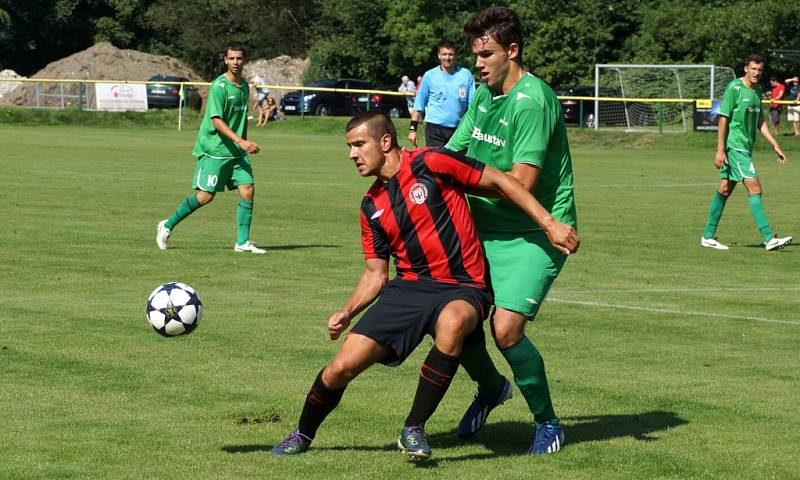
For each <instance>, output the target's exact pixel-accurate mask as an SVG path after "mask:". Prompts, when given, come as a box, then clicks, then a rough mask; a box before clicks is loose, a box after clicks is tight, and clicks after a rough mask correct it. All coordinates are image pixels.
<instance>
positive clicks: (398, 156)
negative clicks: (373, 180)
mask: <svg viewBox="0 0 800 480" xmlns="http://www.w3.org/2000/svg"><path fill="white" fill-rule="evenodd" d="M402 161H403V152H402V151H401V150H400V149H399V148H394V149H392V150H391V151H389V153H387V154H386V156H385V157H384V162H383V167H381V170H380V171H379V172H378V174H377V175H376V176H377V177H378V180H380V181H381V182H383V183H386V182H388V181H389V180H391V179H392V177H394V176H395V175H397V171H398V170H400V164H401V163H402Z"/></svg>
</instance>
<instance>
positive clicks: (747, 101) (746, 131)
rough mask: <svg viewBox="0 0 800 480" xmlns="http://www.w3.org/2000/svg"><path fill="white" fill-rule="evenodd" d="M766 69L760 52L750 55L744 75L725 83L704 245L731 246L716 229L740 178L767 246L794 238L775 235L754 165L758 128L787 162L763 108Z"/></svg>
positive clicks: (788, 241)
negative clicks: (716, 179)
mask: <svg viewBox="0 0 800 480" xmlns="http://www.w3.org/2000/svg"><path fill="white" fill-rule="evenodd" d="M763 72H764V60H763V59H762V58H761V57H760V56H759V55H750V56H749V57H747V59H746V60H745V65H744V76H743V77H741V78H737V79H736V80H733V81H732V82H731V83H729V84H728V86H727V87H725V93H724V94H723V96H722V106H721V107H720V109H719V131H718V133H717V154H716V156H715V158H714V166H715V167H717V168H718V169H719V170H720V173H719V175H720V178H721V180H720V182H719V189H718V190H717V191H716V192H714V196H713V197H712V198H711V207H710V209H709V212H708V220H706V228H705V230H704V231H703V236H702V237H701V238H700V246H701V247H706V248H713V249H716V250H728V246H727V245H724V244H722V243H720V242H719V241H717V238H716V236H715V235H716V233H717V226H718V225H719V220H720V218H722V212H723V210H724V209H725V203H726V202H727V201H728V197H730V195H731V193H733V189H734V187H736V184H737V183H738V182H742V183H744V187H745V188H746V189H747V193H748V197H747V203H748V205H749V206H750V214H751V215H752V216H753V219H754V220H755V221H756V226H757V227H758V230H759V232H761V235H762V237H763V238H764V248H766V249H767V250H768V251H769V250H776V249H779V248H782V247H784V246H786V245H788V244H789V243H791V242H792V237H778V236H777V235H773V233H772V228H771V227H770V225H769V222H768V221H767V214H766V213H765V212H764V206H763V204H762V201H761V182H760V181H759V180H758V175H756V168H755V165H753V144H755V142H756V132H761V135H762V136H763V137H764V138H765V139H766V140H767V141H768V142H769V144H770V145H772V148H773V150H775V154H777V155H778V163H779V164H783V163H785V162H786V155H784V153H783V150H781V147H780V146H779V145H778V142H777V141H775V138H773V136H772V134H771V133H770V132H769V128H767V124H766V123H765V122H764V114H763V113H762V111H761V110H762V108H761V95H762V91H761V85H759V84H758V81H759V79H760V78H761V74H762V73H763Z"/></svg>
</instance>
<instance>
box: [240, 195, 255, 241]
mask: <svg viewBox="0 0 800 480" xmlns="http://www.w3.org/2000/svg"><path fill="white" fill-rule="evenodd" d="M252 222H253V202H249V201H247V200H242V199H239V204H238V205H237V206H236V244H237V245H243V244H244V243H245V242H247V240H249V239H250V224H251V223H252Z"/></svg>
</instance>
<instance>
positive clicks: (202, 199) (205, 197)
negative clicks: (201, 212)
mask: <svg viewBox="0 0 800 480" xmlns="http://www.w3.org/2000/svg"><path fill="white" fill-rule="evenodd" d="M194 197H195V198H196V199H197V203H199V204H200V205H206V204H209V203H211V201H212V200H214V194H213V193H211V192H204V191H203V190H198V191H197V193H196V194H195V196H194Z"/></svg>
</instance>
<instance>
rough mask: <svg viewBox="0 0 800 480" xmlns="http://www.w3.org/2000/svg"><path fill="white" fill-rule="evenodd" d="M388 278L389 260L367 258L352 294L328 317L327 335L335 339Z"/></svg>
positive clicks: (372, 299)
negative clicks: (339, 308) (342, 305)
mask: <svg viewBox="0 0 800 480" xmlns="http://www.w3.org/2000/svg"><path fill="white" fill-rule="evenodd" d="M388 280H389V262H388V261H387V260H382V259H379V258H370V259H367V265H366V267H365V268H364V273H362V274H361V279H359V281H358V283H357V284H356V288H355V289H354V290H353V294H352V295H351V296H350V298H349V299H348V300H347V302H346V303H345V304H344V307H342V309H341V310H339V311H338V312H336V313H334V314H333V315H331V316H330V318H328V336H330V338H331V340H336V339H337V338H339V336H340V335H341V334H342V332H344V331H345V330H347V327H349V326H350V320H352V319H353V317H355V316H356V315H358V314H359V313H361V311H362V310H364V309H365V308H367V307H368V306H369V305H370V304H371V303H372V302H373V301H374V300H375V299H376V298H378V295H380V294H381V291H382V290H383V286H384V285H386V282H387V281H388Z"/></svg>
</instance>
